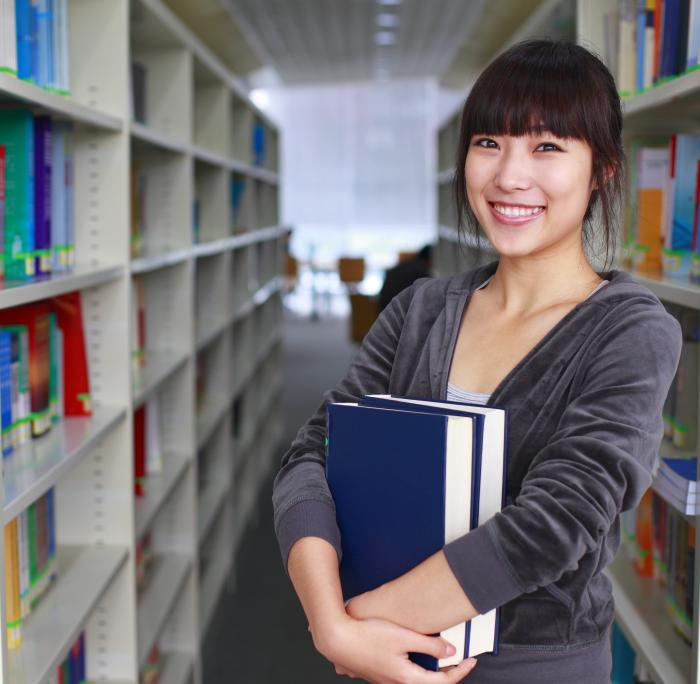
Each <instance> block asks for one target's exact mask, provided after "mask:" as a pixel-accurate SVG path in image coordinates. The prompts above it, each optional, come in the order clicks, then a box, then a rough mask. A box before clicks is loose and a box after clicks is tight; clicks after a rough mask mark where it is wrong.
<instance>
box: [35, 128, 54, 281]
mask: <svg viewBox="0 0 700 684" xmlns="http://www.w3.org/2000/svg"><path fill="white" fill-rule="evenodd" d="M52 140H53V138H52V125H51V117H48V116H38V117H36V118H35V119H34V254H35V266H34V272H35V273H36V274H37V275H44V274H46V273H50V272H51V268H52V266H53V263H52V262H53V260H52V253H51V191H52V182H51V167H52V155H53V151H52Z"/></svg>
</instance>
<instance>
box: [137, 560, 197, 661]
mask: <svg viewBox="0 0 700 684" xmlns="http://www.w3.org/2000/svg"><path fill="white" fill-rule="evenodd" d="M191 567H192V561H191V559H190V558H189V557H188V556H185V555H183V554H176V553H169V554H163V555H160V556H158V557H157V558H156V559H155V561H154V567H153V569H152V570H151V571H150V577H149V578H148V586H147V587H146V588H145V589H144V591H143V593H142V594H141V595H140V596H139V605H138V632H137V636H138V666H139V670H141V669H143V666H144V665H145V663H146V661H147V660H148V655H149V653H150V652H151V649H152V648H153V645H154V644H155V643H156V639H157V638H158V635H159V634H160V632H161V630H162V628H163V625H164V624H165V621H166V619H167V617H168V615H170V611H171V610H172V608H173V604H174V603H175V600H176V599H177V597H178V596H179V594H180V590H181V589H182V585H183V584H184V583H185V580H186V579H187V575H188V574H189V572H190V569H191Z"/></svg>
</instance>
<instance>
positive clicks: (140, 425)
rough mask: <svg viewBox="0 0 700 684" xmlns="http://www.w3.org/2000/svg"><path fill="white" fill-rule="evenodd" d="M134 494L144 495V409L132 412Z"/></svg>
mask: <svg viewBox="0 0 700 684" xmlns="http://www.w3.org/2000/svg"><path fill="white" fill-rule="evenodd" d="M134 494H135V495H136V496H139V497H140V496H145V494H146V407H145V406H141V407H139V408H138V409H136V410H135V411H134Z"/></svg>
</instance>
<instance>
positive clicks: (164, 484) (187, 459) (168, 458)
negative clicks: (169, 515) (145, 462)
mask: <svg viewBox="0 0 700 684" xmlns="http://www.w3.org/2000/svg"><path fill="white" fill-rule="evenodd" d="M191 462H192V458H191V455H190V454H188V453H187V452H183V451H171V450H167V451H166V452H165V454H164V455H163V472H162V473H159V474H157V475H156V474H154V475H149V476H148V477H147V478H146V482H145V485H144V486H145V489H146V494H145V496H139V497H136V502H135V505H134V509H135V510H134V518H135V528H136V539H140V538H141V537H142V536H143V535H144V533H145V532H146V530H147V529H148V528H149V526H150V524H151V523H152V522H153V519H154V518H155V517H156V515H157V514H158V511H160V509H161V508H162V506H163V504H164V503H165V502H166V501H167V500H168V497H169V496H170V493H171V492H172V491H173V489H175V486H176V485H177V483H178V482H179V481H180V480H181V479H182V477H183V475H184V474H185V472H186V471H187V467H188V466H189V464H190V463H191Z"/></svg>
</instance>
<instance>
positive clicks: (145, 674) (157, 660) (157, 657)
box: [139, 644, 163, 684]
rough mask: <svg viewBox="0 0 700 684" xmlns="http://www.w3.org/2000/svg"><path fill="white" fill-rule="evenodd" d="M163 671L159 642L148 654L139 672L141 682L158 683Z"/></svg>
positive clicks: (146, 683)
mask: <svg viewBox="0 0 700 684" xmlns="http://www.w3.org/2000/svg"><path fill="white" fill-rule="evenodd" d="M162 671H163V662H162V654H161V652H160V648H158V644H156V645H155V646H153V648H152V649H151V652H150V653H149V654H148V658H147V660H146V663H145V665H144V666H143V668H142V669H141V672H139V684H156V682H158V680H159V678H160V675H161V673H162Z"/></svg>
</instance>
